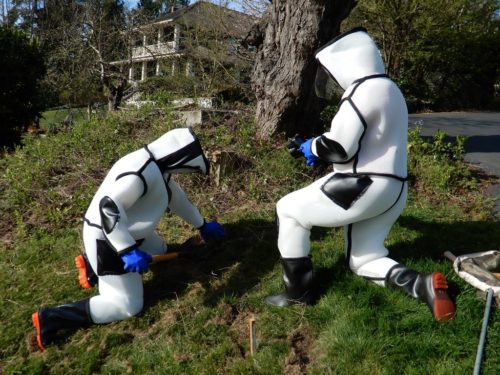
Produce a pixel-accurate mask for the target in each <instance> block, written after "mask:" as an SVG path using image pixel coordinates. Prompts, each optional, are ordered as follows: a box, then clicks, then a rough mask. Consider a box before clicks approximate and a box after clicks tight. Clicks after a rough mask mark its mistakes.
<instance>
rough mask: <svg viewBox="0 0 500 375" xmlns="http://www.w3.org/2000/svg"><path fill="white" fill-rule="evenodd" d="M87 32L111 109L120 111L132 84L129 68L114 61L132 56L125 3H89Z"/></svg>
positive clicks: (92, 0) (117, 0) (107, 0)
mask: <svg viewBox="0 0 500 375" xmlns="http://www.w3.org/2000/svg"><path fill="white" fill-rule="evenodd" d="M83 25H84V27H83V31H84V33H85V34H84V35H85V36H84V38H85V42H86V45H87V46H89V47H90V48H91V49H92V50H93V51H94V58H93V59H92V61H93V62H94V64H95V70H96V72H97V74H98V75H99V77H100V80H101V83H102V85H103V86H104V89H105V94H106V96H107V98H108V109H109V110H116V109H118V108H119V106H120V104H121V101H122V99H123V95H124V92H125V89H126V87H127V84H128V65H127V64H124V65H120V66H117V65H113V64H112V63H111V62H113V61H117V60H121V59H123V56H128V55H129V48H128V47H129V46H130V45H131V41H130V40H129V39H130V37H131V35H130V30H131V24H130V23H129V22H127V16H126V13H125V7H124V4H123V1H122V0H89V1H87V2H86V3H85V10H84V21H83Z"/></svg>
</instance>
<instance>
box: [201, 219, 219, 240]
mask: <svg viewBox="0 0 500 375" xmlns="http://www.w3.org/2000/svg"><path fill="white" fill-rule="evenodd" d="M199 230H200V234H201V236H202V237H203V239H204V240H205V242H206V241H208V240H209V239H213V240H215V241H219V240H221V239H222V237H224V236H225V235H226V233H225V232H224V228H223V227H222V225H220V224H219V223H218V222H217V221H215V220H214V221H211V222H209V223H207V222H205V223H204V224H203V226H202V227H201V228H199Z"/></svg>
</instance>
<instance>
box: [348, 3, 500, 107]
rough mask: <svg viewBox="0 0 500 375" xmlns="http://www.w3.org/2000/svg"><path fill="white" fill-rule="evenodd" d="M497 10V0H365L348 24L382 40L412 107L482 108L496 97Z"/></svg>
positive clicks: (499, 31) (499, 34)
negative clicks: (364, 29) (365, 30)
mask: <svg viewBox="0 0 500 375" xmlns="http://www.w3.org/2000/svg"><path fill="white" fill-rule="evenodd" d="M438 9H439V11H437V10H438ZM498 14H499V2H498V1H497V0H484V1H483V0H444V1H441V0H439V1H438V0H408V1H396V0H365V1H363V2H360V4H359V5H358V7H356V9H355V10H354V11H353V13H352V15H351V17H349V19H348V20H347V23H348V24H349V26H354V25H360V24H362V25H363V26H365V27H366V28H367V29H368V30H369V31H370V33H371V34H372V35H374V37H375V38H376V39H377V41H378V43H379V45H380V47H381V51H382V55H383V57H384V60H385V62H386V66H387V71H388V74H389V75H390V76H391V77H393V78H394V79H396V80H397V81H398V83H399V84H400V86H401V87H402V89H403V91H404V93H405V95H406V97H407V101H408V103H409V105H410V109H412V110H420V109H432V110H453V109H465V108H476V109H479V108H488V107H489V106H490V105H491V104H492V101H493V99H494V84H495V80H496V79H497V77H498V67H499V66H500V29H499V25H500V20H499V17H498Z"/></svg>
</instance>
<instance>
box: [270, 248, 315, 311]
mask: <svg viewBox="0 0 500 375" xmlns="http://www.w3.org/2000/svg"><path fill="white" fill-rule="evenodd" d="M281 260H282V263H283V270H284V276H283V279H284V281H285V291H284V292H283V293H280V294H277V295H274V296H268V297H266V303H267V304H269V305H273V306H278V307H285V306H288V305H290V304H294V303H304V304H306V305H309V304H311V303H312V290H311V287H312V280H313V269H312V262H311V258H310V257H304V258H282V259H281Z"/></svg>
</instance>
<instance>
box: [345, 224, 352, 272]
mask: <svg viewBox="0 0 500 375" xmlns="http://www.w3.org/2000/svg"><path fill="white" fill-rule="evenodd" d="M346 237H347V246H346V254H345V257H346V264H347V267H349V268H351V265H350V261H351V251H352V224H348V225H347V236H346Z"/></svg>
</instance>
